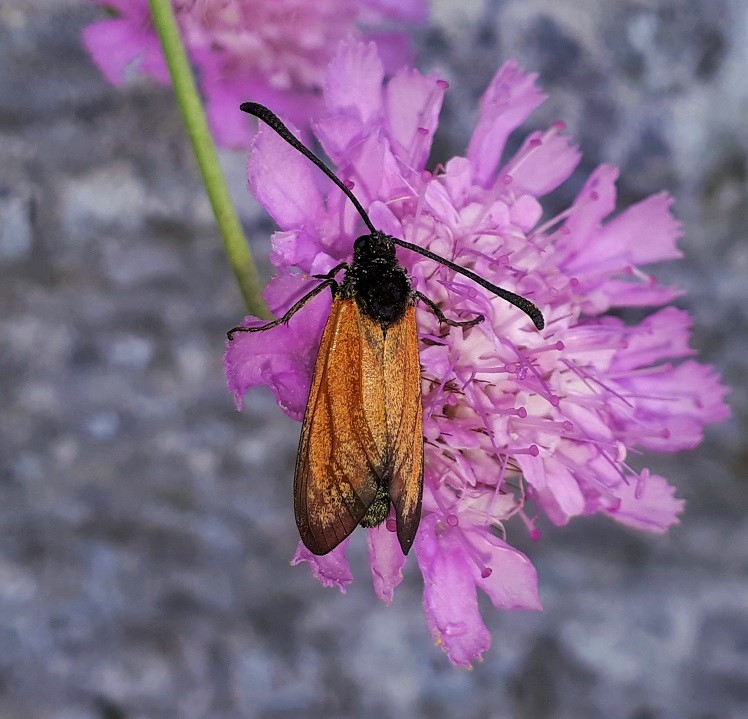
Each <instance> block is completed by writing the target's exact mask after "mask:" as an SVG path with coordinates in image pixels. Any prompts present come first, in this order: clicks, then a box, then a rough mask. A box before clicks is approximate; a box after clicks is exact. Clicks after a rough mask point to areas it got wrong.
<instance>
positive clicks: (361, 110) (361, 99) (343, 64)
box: [323, 40, 384, 130]
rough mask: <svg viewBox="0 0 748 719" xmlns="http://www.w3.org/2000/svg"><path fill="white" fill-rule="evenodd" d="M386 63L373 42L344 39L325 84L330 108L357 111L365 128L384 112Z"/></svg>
mask: <svg viewBox="0 0 748 719" xmlns="http://www.w3.org/2000/svg"><path fill="white" fill-rule="evenodd" d="M383 79H384V67H383V66H382V61H381V60H380V58H379V54H378V53H377V48H376V46H375V45H374V43H373V42H369V43H364V42H360V41H356V40H349V41H347V42H342V43H340V45H339V46H338V50H337V52H336V53H335V56H334V57H333V59H332V61H331V63H330V68H329V70H328V72H327V79H326V80H325V83H324V86H323V94H324V99H325V104H326V106H327V110H328V112H331V113H332V114H334V115H336V114H343V115H348V116H350V115H353V116H354V117H355V118H356V119H357V120H358V122H359V127H360V129H361V130H363V128H364V127H366V126H367V125H368V124H369V123H370V122H371V121H372V120H373V119H374V118H376V117H377V116H378V115H379V114H380V113H381V112H382V80H383Z"/></svg>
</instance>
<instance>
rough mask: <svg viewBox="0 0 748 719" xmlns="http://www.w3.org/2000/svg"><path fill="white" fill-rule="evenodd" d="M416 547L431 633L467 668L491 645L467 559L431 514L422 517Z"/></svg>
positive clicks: (450, 535)
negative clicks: (441, 529)
mask: <svg viewBox="0 0 748 719" xmlns="http://www.w3.org/2000/svg"><path fill="white" fill-rule="evenodd" d="M415 548H416V556H417V557H418V563H419V565H420V567H421V572H422V573H423V584H424V589H423V605H424V610H425V612H426V621H427V622H428V625H429V629H430V630H431V634H432V636H433V637H434V640H435V641H436V643H437V645H440V646H441V647H442V649H443V650H444V651H445V652H446V653H447V656H448V657H449V660H450V661H451V662H452V663H453V664H461V665H463V666H466V667H469V666H470V665H471V663H472V662H473V661H475V660H479V659H480V658H481V657H482V655H483V652H485V651H486V650H487V649H488V648H489V646H491V635H490V634H489V632H488V630H487V629H486V626H485V624H483V620H482V619H481V616H480V612H479V610H478V597H477V594H476V589H475V579H474V578H473V575H472V572H471V569H470V559H469V558H468V557H467V556H465V552H464V549H463V548H462V546H461V545H460V543H459V541H458V540H457V539H456V538H455V536H454V533H452V532H450V531H444V532H442V531H440V530H439V529H438V528H437V521H436V518H435V517H434V516H433V515H431V516H428V517H424V518H423V519H422V520H421V526H420V527H419V530H418V534H417V535H416V541H415Z"/></svg>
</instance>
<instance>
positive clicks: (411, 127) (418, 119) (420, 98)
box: [384, 68, 447, 170]
mask: <svg viewBox="0 0 748 719" xmlns="http://www.w3.org/2000/svg"><path fill="white" fill-rule="evenodd" d="M446 87H447V84H446V83H445V82H444V81H443V80H439V79H438V78H437V76H436V75H422V74H421V73H420V72H418V71H417V70H411V69H409V68H404V69H402V70H401V71H400V72H398V73H397V74H396V75H395V77H393V78H392V79H391V80H390V81H389V83H388V84H387V89H386V90H385V118H384V126H385V131H386V134H387V137H388V138H389V140H390V142H391V143H392V149H393V152H394V154H395V155H396V156H397V158H398V159H399V160H400V161H401V162H404V163H406V164H407V165H409V166H411V167H413V168H414V169H416V170H422V169H423V167H424V166H425V164H426V158H428V156H429V152H430V151H431V143H432V141H433V139H434V132H435V131H436V127H437V124H438V122H439V111H440V110H441V107H442V100H443V99H444V91H445V89H446Z"/></svg>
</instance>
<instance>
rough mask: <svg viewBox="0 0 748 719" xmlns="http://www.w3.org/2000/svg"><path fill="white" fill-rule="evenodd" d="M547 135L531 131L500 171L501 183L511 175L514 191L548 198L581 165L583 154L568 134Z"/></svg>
mask: <svg viewBox="0 0 748 719" xmlns="http://www.w3.org/2000/svg"><path fill="white" fill-rule="evenodd" d="M547 135H548V133H542V132H531V133H530V134H529V135H528V136H527V138H525V141H524V142H523V143H522V146H521V147H520V149H519V150H518V151H517V153H516V154H515V155H514V157H512V159H510V160H509V162H508V163H507V164H506V165H505V166H504V167H502V168H501V170H500V171H499V178H500V179H499V182H501V181H502V179H501V178H504V177H506V176H509V177H511V178H512V183H511V184H512V188H513V189H515V190H517V191H519V192H527V193H529V194H531V195H534V196H535V197H542V196H543V195H547V194H548V193H549V192H551V191H552V190H555V189H556V188H557V187H558V186H559V185H560V184H561V183H562V182H564V180H566V179H567V178H568V177H569V176H570V175H571V173H572V172H573V171H574V168H575V167H576V166H577V165H578V164H579V161H580V160H581V159H582V153H581V152H579V149H578V148H577V146H576V145H573V144H571V143H570V142H569V138H568V137H566V136H565V135H559V134H553V135H551V136H550V137H548V136H547ZM537 143H540V144H537Z"/></svg>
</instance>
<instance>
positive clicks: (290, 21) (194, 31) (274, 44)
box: [83, 0, 426, 147]
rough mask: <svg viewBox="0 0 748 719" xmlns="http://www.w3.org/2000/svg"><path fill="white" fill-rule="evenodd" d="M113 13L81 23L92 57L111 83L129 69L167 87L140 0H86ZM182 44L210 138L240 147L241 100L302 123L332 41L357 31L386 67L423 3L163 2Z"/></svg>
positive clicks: (405, 49) (400, 59)
mask: <svg viewBox="0 0 748 719" xmlns="http://www.w3.org/2000/svg"><path fill="white" fill-rule="evenodd" d="M94 2H95V3H96V4H97V5H102V6H104V7H107V8H109V9H111V10H112V11H113V12H114V14H115V17H113V18H111V19H108V20H103V21H101V22H96V23H93V24H91V25H89V26H88V27H87V28H85V30H84V32H83V40H84V44H85V46H86V48H87V49H88V51H89V53H90V55H91V57H92V58H93V60H94V62H95V63H96V64H97V65H98V66H99V68H100V69H101V71H102V72H103V74H104V76H105V77H106V79H107V80H108V81H109V82H111V83H112V84H114V85H120V84H122V83H123V82H124V79H125V75H126V71H127V70H128V69H129V68H131V67H132V66H133V65H136V66H137V68H138V70H139V71H140V72H142V73H143V74H145V75H150V76H151V77H153V78H154V79H155V80H157V81H158V82H160V83H162V84H168V82H169V74H168V70H167V67H166V62H165V60H164V57H163V55H162V53H161V48H160V44H159V40H158V37H157V36H156V33H155V30H154V28H153V26H152V23H151V17H150V11H149V6H148V0H94ZM173 4H174V10H175V13H176V17H177V20H178V22H179V25H180V28H181V31H182V34H183V37H184V41H185V46H186V47H187V50H188V52H189V54H190V57H191V59H192V61H193V62H194V63H195V65H196V66H197V68H198V70H199V75H200V84H201V87H202V90H203V93H204V95H205V98H206V106H207V114H208V119H209V121H210V124H211V128H212V130H213V132H214V134H215V136H216V139H217V141H218V142H219V143H220V144H222V145H225V146H228V147H246V146H247V145H248V143H249V140H250V133H249V128H248V125H247V122H246V118H245V117H244V116H243V115H241V114H240V113H239V112H238V111H237V110H238V107H239V104H240V103H241V102H242V101H244V100H246V99H247V98H252V99H253V100H255V101H257V102H261V103H264V104H266V105H268V106H270V107H273V108H274V109H275V111H276V112H279V113H281V114H282V115H283V116H284V117H287V118H288V119H290V120H291V121H292V122H294V123H295V124H296V125H297V126H299V127H301V128H302V129H305V128H306V127H307V126H308V124H309V121H310V118H312V117H313V116H314V114H315V112H316V111H317V110H318V109H320V101H319V99H320V98H319V96H320V89H321V87H322V82H323V80H324V77H325V73H326V69H327V65H328V63H329V61H330V59H331V57H332V53H333V51H334V48H335V47H336V46H337V44H338V42H339V41H340V40H343V39H345V38H347V37H349V36H351V35H353V34H358V33H359V32H363V33H364V34H365V35H366V36H367V37H369V38H371V39H373V40H375V41H376V42H377V43H378V45H379V47H380V52H381V53H382V56H383V58H384V60H385V66H386V67H387V68H388V70H390V71H394V70H396V69H397V68H399V67H401V66H402V65H404V64H406V63H407V62H408V61H409V60H410V49H409V44H408V39H407V36H406V35H405V34H404V33H403V32H402V28H404V27H405V26H406V25H408V24H412V23H422V22H424V21H425V20H426V0H403V1H401V2H397V3H393V2H388V1H387V0H314V1H313V2H310V1H309V0H173Z"/></svg>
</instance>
